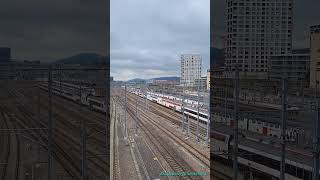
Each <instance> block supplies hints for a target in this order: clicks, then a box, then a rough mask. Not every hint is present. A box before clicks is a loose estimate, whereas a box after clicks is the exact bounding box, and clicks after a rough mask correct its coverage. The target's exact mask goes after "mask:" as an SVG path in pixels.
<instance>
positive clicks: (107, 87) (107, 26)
mask: <svg viewBox="0 0 320 180" xmlns="http://www.w3.org/2000/svg"><path fill="white" fill-rule="evenodd" d="M106 1H107V4H106V21H107V22H106V29H107V32H106V43H107V46H106V61H107V62H106V66H107V67H106V69H107V71H106V74H107V75H106V78H107V79H106V108H107V109H106V134H107V135H109V136H106V143H107V144H106V147H107V150H106V153H107V158H106V159H108V160H109V166H108V167H107V178H106V179H110V147H111V145H110V119H111V118H110V0H106Z"/></svg>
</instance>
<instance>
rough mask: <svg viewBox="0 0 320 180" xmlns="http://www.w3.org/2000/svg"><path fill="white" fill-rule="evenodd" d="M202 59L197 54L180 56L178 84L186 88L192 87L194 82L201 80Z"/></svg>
mask: <svg viewBox="0 0 320 180" xmlns="http://www.w3.org/2000/svg"><path fill="white" fill-rule="evenodd" d="M201 66H202V57H201V55H198V54H183V55H181V67H180V68H181V79H180V83H181V84H184V85H186V86H194V81H195V80H196V79H200V78H201Z"/></svg>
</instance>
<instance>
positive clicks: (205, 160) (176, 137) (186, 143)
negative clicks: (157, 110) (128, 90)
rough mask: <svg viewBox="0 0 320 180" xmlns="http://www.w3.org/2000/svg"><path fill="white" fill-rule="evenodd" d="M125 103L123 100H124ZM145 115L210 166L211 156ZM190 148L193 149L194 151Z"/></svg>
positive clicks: (132, 105)
mask: <svg viewBox="0 0 320 180" xmlns="http://www.w3.org/2000/svg"><path fill="white" fill-rule="evenodd" d="M122 103H123V102H122ZM128 104H129V103H128ZM129 106H131V107H134V104H129ZM142 115H143V116H145V117H146V118H147V119H148V120H149V121H148V122H150V123H153V124H154V125H155V126H157V127H158V128H159V129H161V130H162V131H163V132H164V133H165V134H166V135H168V136H169V137H172V138H173V139H175V140H176V142H177V143H178V144H180V145H181V146H182V147H185V149H186V150H187V151H189V152H190V153H191V154H194V155H196V157H198V156H199V157H198V159H199V160H200V161H201V162H202V163H203V164H204V165H206V166H208V167H209V162H208V160H209V158H208V157H207V156H206V155H205V154H203V153H202V152H201V151H199V150H198V149H196V148H194V147H193V146H192V145H190V144H189V143H188V142H184V139H182V138H181V137H179V136H176V135H175V134H173V133H171V131H170V130H169V129H167V128H166V127H164V126H163V125H161V124H160V123H156V122H155V121H153V119H152V118H150V117H149V116H147V115H145V114H142ZM182 142H183V143H182ZM190 149H192V151H194V152H195V153H196V154H195V153H194V152H192V151H191V150H190Z"/></svg>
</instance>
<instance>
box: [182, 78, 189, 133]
mask: <svg viewBox="0 0 320 180" xmlns="http://www.w3.org/2000/svg"><path fill="white" fill-rule="evenodd" d="M184 86H185V82H183V86H182V98H181V112H182V123H181V128H182V132H184V121H185V114H184V97H185V96H184V90H185V89H184ZM188 122H189V120H188Z"/></svg>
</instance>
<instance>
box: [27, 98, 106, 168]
mask: <svg viewBox="0 0 320 180" xmlns="http://www.w3.org/2000/svg"><path fill="white" fill-rule="evenodd" d="M53 104H54V105H57V106H58V104H55V103H53ZM44 107H46V106H45V105H44ZM55 108H56V106H55ZM62 109H64V110H66V109H65V108H62ZM60 110H61V109H60ZM28 112H30V111H28ZM79 118H81V117H80V116H77V118H75V119H79ZM55 119H56V120H57V121H56V122H58V123H57V125H60V126H61V127H60V128H57V131H58V133H57V135H61V134H63V136H62V137H61V138H63V137H69V139H70V140H72V141H73V143H74V144H75V145H76V147H77V148H78V149H80V144H79V143H78V142H77V141H76V140H75V139H74V137H73V136H70V133H65V132H68V131H70V130H71V129H76V128H77V125H76V124H72V123H70V119H69V120H66V119H64V118H62V117H61V116H59V115H58V113H57V114H55ZM63 128H64V130H61V129H63ZM92 139H93V140H94V141H95V142H97V144H99V145H100V146H103V145H104V142H103V140H101V139H97V138H96V137H95V136H93V137H92ZM66 145H67V144H66ZM88 153H89V155H90V156H91V157H94V156H95V154H97V153H94V152H91V151H90V150H89V151H88ZM95 157H96V156H95ZM97 160H98V161H99V163H97V162H95V161H93V160H89V162H90V163H92V164H94V165H95V167H98V169H100V171H101V172H105V170H106V169H105V168H104V167H102V165H103V164H106V162H104V161H102V160H101V159H97ZM91 169H93V170H95V168H91Z"/></svg>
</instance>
